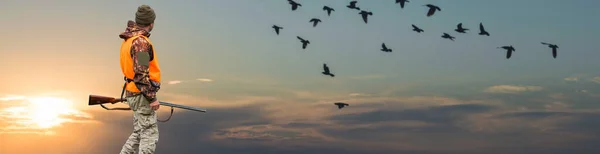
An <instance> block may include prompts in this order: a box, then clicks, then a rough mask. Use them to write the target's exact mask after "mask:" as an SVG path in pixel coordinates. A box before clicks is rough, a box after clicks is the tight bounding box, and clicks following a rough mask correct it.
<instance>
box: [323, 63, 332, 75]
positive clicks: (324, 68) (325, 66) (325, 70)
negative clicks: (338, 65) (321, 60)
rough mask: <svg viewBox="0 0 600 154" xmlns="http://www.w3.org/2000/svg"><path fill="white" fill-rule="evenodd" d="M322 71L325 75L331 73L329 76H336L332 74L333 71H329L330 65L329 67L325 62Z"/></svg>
mask: <svg viewBox="0 0 600 154" xmlns="http://www.w3.org/2000/svg"><path fill="white" fill-rule="evenodd" d="M321 73H323V75H329V76H331V77H334V76H335V75H334V74H332V73H331V72H330V71H329V67H327V64H323V72H321Z"/></svg>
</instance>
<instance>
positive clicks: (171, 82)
mask: <svg viewBox="0 0 600 154" xmlns="http://www.w3.org/2000/svg"><path fill="white" fill-rule="evenodd" d="M181 82H182V81H179V80H175V81H169V82H168V84H179V83H181Z"/></svg>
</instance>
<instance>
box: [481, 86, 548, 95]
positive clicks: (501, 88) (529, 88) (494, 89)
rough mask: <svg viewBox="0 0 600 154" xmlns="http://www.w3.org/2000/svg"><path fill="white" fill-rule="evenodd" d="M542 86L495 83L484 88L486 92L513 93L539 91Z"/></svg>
mask: <svg viewBox="0 0 600 154" xmlns="http://www.w3.org/2000/svg"><path fill="white" fill-rule="evenodd" d="M542 89H543V88H542V87H540V86H519V85H496V86H491V87H488V88H487V89H485V90H484V92H487V93H505V94H515V93H522V92H531V91H540V90H542Z"/></svg>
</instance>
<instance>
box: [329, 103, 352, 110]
mask: <svg viewBox="0 0 600 154" xmlns="http://www.w3.org/2000/svg"><path fill="white" fill-rule="evenodd" d="M333 104H334V105H336V106H337V107H338V109H342V108H344V107H346V106H350V105H349V104H346V103H342V102H335V103H333Z"/></svg>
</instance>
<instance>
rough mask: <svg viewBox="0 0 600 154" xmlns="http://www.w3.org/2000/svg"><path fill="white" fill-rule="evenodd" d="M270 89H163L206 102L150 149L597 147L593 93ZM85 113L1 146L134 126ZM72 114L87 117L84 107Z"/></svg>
mask: <svg viewBox="0 0 600 154" xmlns="http://www.w3.org/2000/svg"><path fill="white" fill-rule="evenodd" d="M271 91H277V92H279V93H273V92H271V93H272V94H271V95H268V93H266V94H265V95H231V96H230V97H227V98H223V99H221V98H219V99H216V98H214V97H211V96H210V95H205V94H203V95H188V94H178V93H162V94H161V99H164V100H165V101H173V102H175V103H178V104H180V103H181V104H182V105H191V106H199V107H203V108H206V109H207V110H208V111H209V112H207V113H198V112H191V111H186V110H182V109H175V113H174V115H173V118H172V119H171V120H170V121H169V122H167V123H159V125H160V127H159V129H160V134H161V138H160V141H159V144H158V147H157V153H197V152H198V149H201V150H202V152H203V153H222V154H232V153H262V154H276V153H290V154H309V153H349V154H358V153H381V154H393V153H415V154H442V153H463V154H478V153H488V154H501V153H517V154H525V153H564V154H566V153H586V152H590V153H591V152H596V153H597V152H598V151H600V149H598V148H596V147H597V146H595V145H592V144H591V143H588V142H592V143H597V142H598V141H600V133H598V132H597V129H600V125H598V126H596V124H594V123H597V122H599V121H598V119H600V113H598V111H593V110H585V111H584V110H581V109H580V110H578V109H577V107H579V108H583V107H581V106H578V105H579V104H577V103H574V102H575V101H573V99H580V100H579V101H582V102H593V100H585V99H586V98H588V97H573V96H578V95H582V96H583V95H584V94H578V95H575V94H576V93H569V92H565V91H561V92H554V91H544V94H543V95H542V94H537V93H534V95H536V96H537V95H540V96H539V99H538V100H539V101H535V102H533V101H532V100H530V99H532V98H533V97H525V96H523V97H520V96H522V95H517V96H515V97H513V98H514V100H510V102H518V104H517V105H516V106H513V104H510V102H509V101H502V99H491V98H494V97H498V96H495V95H480V96H477V95H476V96H469V97H451V96H448V95H425V94H423V93H421V94H422V95H407V96H393V97H391V96H389V97H383V96H381V95H380V94H377V93H372V94H370V95H365V94H363V93H348V92H338V93H321V92H314V91H309V90H296V91H293V90H287V91H286V90H282V89H278V90H275V89H271ZM282 91H283V92H282ZM273 95H275V96H273ZM469 95H475V94H469ZM349 96H354V97H349ZM356 96H360V97H356ZM527 96H529V95H527ZM490 97H491V98H490ZM511 97H512V96H511ZM536 98H538V97H536ZM590 98H591V97H590ZM334 101H342V102H346V103H349V104H351V106H349V107H347V108H344V109H342V110H340V109H337V108H336V107H335V106H334V105H333V104H332V102H334ZM4 104H6V103H4ZM515 104H516V103H515ZM590 104H591V103H590ZM0 105H2V104H0ZM521 105H528V106H521ZM0 108H2V107H1V106H0ZM591 108H592V109H593V108H594V107H593V106H592V107H591ZM168 111H169V109H168V108H161V110H160V111H159V114H158V115H159V118H160V119H164V118H166V116H168V115H167V114H168ZM91 113H93V114H91V115H94V117H93V119H92V120H95V121H100V122H98V123H65V124H64V128H65V129H66V128H69V127H71V128H73V130H70V131H67V130H62V131H61V130H55V131H54V132H53V133H55V134H64V133H68V134H70V135H69V136H78V137H72V138H69V139H70V140H66V139H65V141H62V142H60V143H62V144H78V145H82V146H81V147H77V148H69V149H60V148H58V146H56V145H54V146H56V147H51V146H50V145H47V146H46V145H44V146H43V147H39V148H38V149H40V150H38V151H26V150H34V149H23V148H17V147H14V146H11V145H18V143H17V142H10V143H9V145H6V147H9V148H8V149H7V152H8V153H19V152H20V153H39V152H41V151H42V149H43V150H45V151H58V152H61V153H106V152H111V151H114V152H118V151H119V150H120V148H121V146H122V143H123V142H124V140H126V138H127V136H128V135H129V133H130V131H131V129H132V127H131V122H132V119H131V114H130V112H118V111H104V110H102V111H97V112H91ZM70 118H71V119H75V120H86V118H85V117H82V118H77V117H70ZM1 124H2V120H0V125H1ZM587 127H589V128H587ZM0 128H1V127H0ZM21 131H30V130H26V129H23V130H21ZM89 132H95V133H93V134H90V133H89ZM39 133H40V134H43V133H44V132H39ZM19 135H20V134H10V136H19ZM5 136H8V135H5ZM81 136H85V138H82V137H81ZM21 137H22V136H21ZM16 138H17V137H7V138H6V139H7V140H10V139H16ZM77 139H78V142H76V140H77ZM38 143H43V142H41V141H38V140H35V141H29V142H28V143H26V144H25V142H24V141H23V142H21V144H22V145H31V144H36V145H37V144H38ZM490 149H494V150H490ZM514 149H518V150H514Z"/></svg>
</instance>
